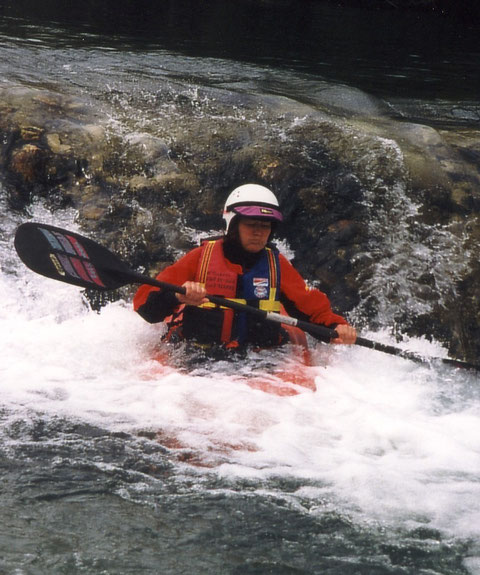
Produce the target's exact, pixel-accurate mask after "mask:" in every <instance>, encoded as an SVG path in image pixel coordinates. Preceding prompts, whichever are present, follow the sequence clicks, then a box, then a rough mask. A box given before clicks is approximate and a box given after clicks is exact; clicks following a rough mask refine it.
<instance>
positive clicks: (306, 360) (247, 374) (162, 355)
mask: <svg viewBox="0 0 480 575" xmlns="http://www.w3.org/2000/svg"><path fill="white" fill-rule="evenodd" d="M285 329H286V330H287V331H288V333H289V336H290V344H288V345H286V346H285V347H284V348H283V347H282V348H279V349H278V350H274V352H273V353H268V350H258V352H256V351H255V350H252V353H251V354H250V355H249V356H248V357H246V358H245V359H243V358H242V359H240V358H238V359H235V360H233V361H232V370H231V373H230V369H226V370H225V375H227V376H228V378H229V379H230V380H233V381H240V382H244V383H245V384H246V385H248V386H250V387H251V388H253V389H258V390H260V391H263V392H265V393H271V394H274V395H278V396H293V395H298V394H299V393H304V392H306V391H310V392H314V391H316V385H315V369H314V367H313V363H312V359H311V355H310V350H309V349H308V342H307V338H306V335H305V333H304V332H303V331H302V330H300V329H299V328H297V327H293V326H285ZM179 345H180V346H181V345H182V344H179ZM187 353H188V351H187V352H185V351H182V352H180V351H179V347H178V345H176V344H162V345H161V347H160V348H159V349H157V351H156V353H155V356H154V359H155V361H157V362H158V370H157V369H155V375H157V376H162V375H167V374H168V373H171V372H172V371H190V372H191V373H194V374H199V375H206V374H208V373H209V370H211V371H212V372H214V371H215V372H218V370H216V369H212V361H215V359H214V358H213V359H212V358H209V357H208V355H207V356H205V355H203V365H202V366H201V369H200V370H199V368H198V366H197V365H196V364H195V363H194V362H192V364H193V367H190V368H186V367H185V365H182V363H183V362H182V359H183V358H184V357H185V355H186V354H187ZM271 356H273V360H272V359H270V361H265V358H266V357H267V358H270V357H271ZM206 358H207V361H206ZM222 359H224V358H222ZM234 362H235V363H234ZM223 365H224V364H222V366H223ZM227 367H228V366H227Z"/></svg>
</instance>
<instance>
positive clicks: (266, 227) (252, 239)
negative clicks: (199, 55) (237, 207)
mask: <svg viewBox="0 0 480 575" xmlns="http://www.w3.org/2000/svg"><path fill="white" fill-rule="evenodd" d="M271 231H272V222H269V221H265V220H255V219H252V218H242V219H241V220H240V221H239V222H238V235H239V238H240V243H241V244H242V248H243V249H244V250H245V251H246V252H250V253H257V252H259V251H261V250H263V248H264V247H265V246H266V245H267V242H268V238H269V236H270V232H271Z"/></svg>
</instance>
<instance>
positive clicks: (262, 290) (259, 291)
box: [253, 278, 268, 299]
mask: <svg viewBox="0 0 480 575" xmlns="http://www.w3.org/2000/svg"><path fill="white" fill-rule="evenodd" d="M253 293H254V294H255V297H258V299H266V298H267V297H268V278H253Z"/></svg>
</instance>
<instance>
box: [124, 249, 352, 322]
mask: <svg viewBox="0 0 480 575" xmlns="http://www.w3.org/2000/svg"><path fill="white" fill-rule="evenodd" d="M201 254H202V247H198V248H195V249H193V250H192V251H190V252H188V253H187V254H186V255H185V256H183V257H182V258H181V259H179V260H178V261H177V262H175V263H174V264H173V265H171V266H168V267H167V268H165V269H164V270H163V271H162V272H160V273H159V274H158V276H157V279H158V280H160V281H164V282H168V283H171V284H176V285H183V284H184V283H185V282H186V281H195V275H196V272H197V267H198V263H199V260H200V256H201ZM226 261H227V265H228V266H229V267H230V268H231V270H232V271H234V272H236V273H238V274H241V273H242V271H243V270H242V267H241V266H240V265H238V264H234V263H232V262H230V261H229V260H226ZM279 261H280V273H281V286H280V293H281V296H280V301H281V302H282V303H283V305H284V306H285V308H286V310H287V312H288V313H289V315H292V316H294V317H298V318H299V319H305V320H307V321H311V322H313V323H317V324H321V325H325V326H327V327H335V326H336V325H339V324H347V321H346V320H345V319H344V318H343V317H342V316H340V315H337V314H335V313H334V312H333V311H332V308H331V306H330V301H329V299H328V297H327V296H326V295H325V294H324V293H323V292H321V291H320V290H318V289H314V288H309V287H308V286H307V284H306V283H305V281H304V279H303V278H302V276H301V275H300V274H299V273H298V272H297V271H296V269H295V268H294V267H293V266H292V264H291V263H290V262H289V261H288V260H287V259H286V258H285V257H284V256H283V255H282V254H280V256H279ZM159 291H160V290H159V288H157V287H153V286H149V285H142V286H140V288H139V289H138V291H137V293H136V294H135V297H134V300H133V304H134V309H135V310H136V311H138V312H139V313H140V314H141V315H142V316H143V317H144V318H145V319H146V320H147V321H150V322H152V323H155V322H157V321H163V319H165V317H167V316H168V315H170V314H171V313H172V311H173V310H174V308H175V305H176V306H177V307H179V306H180V304H179V303H178V301H177V300H176V298H175V297H174V295H173V294H172V296H171V299H170V305H169V306H168V307H169V308H170V309H168V310H166V309H165V311H160V310H159V312H160V313H155V310H154V308H153V306H150V308H151V309H147V308H148V307H149V306H148V303H147V300H148V298H149V296H150V294H152V293H155V292H159ZM175 302H176V304H175Z"/></svg>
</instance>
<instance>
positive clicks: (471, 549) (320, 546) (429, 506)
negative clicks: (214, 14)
mask: <svg viewBox="0 0 480 575" xmlns="http://www.w3.org/2000/svg"><path fill="white" fill-rule="evenodd" d="M17 25H18V26H19V28H18V29H17V32H16V34H10V35H8V34H7V32H6V28H5V27H4V29H3V31H2V46H1V47H0V53H1V54H2V61H3V64H2V65H1V68H2V80H1V81H2V82H4V83H20V84H21V83H25V84H28V85H34V86H49V87H52V86H54V87H57V88H58V87H59V86H61V89H62V90H67V91H68V92H71V93H74V94H85V93H87V94H88V95H89V97H92V98H93V99H94V101H95V105H96V106H98V108H99V109H101V110H102V109H103V110H104V111H105V113H106V114H107V113H108V114H109V116H107V118H106V122H107V123H108V124H109V126H110V129H111V130H112V131H113V132H115V133H119V134H122V135H125V134H127V133H131V132H133V131H135V130H137V131H141V130H142V129H145V128H146V127H150V126H152V125H154V124H155V122H158V121H159V117H160V116H159V115H161V114H162V113H164V114H167V113H168V110H167V109H164V110H160V111H159V110H158V109H156V110H155V112H152V111H151V110H150V107H149V103H150V102H151V99H152V98H154V86H155V82H156V81H157V80H158V78H159V77H165V76H167V77H168V78H169V79H172V81H175V80H178V79H181V81H182V82H191V83H192V90H195V85H196V84H198V83H202V82H203V83H205V84H208V83H210V84H216V85H227V86H232V85H235V84H238V85H242V86H245V85H249V86H250V87H251V86H254V87H256V89H259V87H261V86H265V83H267V82H269V81H271V80H272V77H274V78H275V80H278V78H280V79H281V80H282V81H283V82H285V83H288V82H289V81H290V79H291V77H292V71H291V70H284V69H275V67H274V65H273V64H272V63H270V64H269V65H265V64H258V65H257V64H253V63H244V62H240V61H232V60H229V61H227V60H224V59H222V58H212V57H203V58H202V66H203V67H202V69H201V70H199V69H198V62H197V61H196V59H195V58H194V57H193V56H190V55H186V54H184V53H182V52H181V51H178V52H175V51H173V50H167V49H160V48H158V47H154V48H149V47H148V46H147V47H145V46H143V47H142V49H138V48H137V47H133V46H130V47H128V46H126V45H123V46H122V47H119V46H112V45H104V46H97V45H96V44H98V43H99V42H100V39H99V38H97V37H94V38H93V39H92V37H90V36H89V35H88V34H87V33H85V32H84V33H82V34H79V36H78V38H76V39H75V40H71V39H70V38H69V37H68V35H67V34H66V33H65V32H64V31H63V29H62V28H61V27H60V26H59V27H58V28H57V27H56V25H54V24H52V25H51V26H52V27H51V29H50V30H49V29H48V28H46V27H45V26H44V27H38V28H36V27H35V26H33V25H30V24H27V22H25V21H20V22H17ZM18 30H22V31H23V33H22V34H19V33H18ZM21 36H23V37H21ZM302 74H303V72H302ZM300 77H304V76H300ZM311 81H312V77H311V76H309V77H308V82H309V85H310V83H311ZM298 89H299V90H301V86H299V87H298ZM383 89H384V88H383V87H382V90H383ZM235 113H236V111H235V110H232V115H233V116H234V115H235ZM407 211H408V210H405V211H404V212H403V213H404V214H405V212H407ZM0 213H1V216H0V269H1V271H0V296H1V299H2V302H3V305H2V307H1V310H0V390H1V403H0V437H1V443H0V470H1V474H2V489H1V491H0V501H1V506H2V522H1V524H0V572H1V573H8V574H18V575H21V574H28V575H30V574H37V573H38V574H40V573H88V574H92V575H93V574H98V573H105V574H114V573H122V574H123V573H125V574H138V573H142V574H143V573H145V574H147V573H151V574H154V573H165V574H172V575H173V574H175V575H176V574H178V573H195V574H203V573H205V574H206V573H209V574H227V573H228V574H242V575H243V574H250V573H251V574H266V573H272V574H275V575H277V574H280V575H282V574H294V573H295V574H299V573H302V574H313V573H319V574H320V573H335V574H338V575H340V574H341V575H344V574H350V573H351V574H354V573H355V574H357V573H361V574H365V575H367V574H368V575H370V574H382V575H383V574H398V575H403V574H410V575H413V574H424V575H427V574H429V575H433V574H443V575H454V574H455V575H456V574H471V575H478V574H480V544H479V541H480V378H479V376H478V373H475V372H469V371H466V370H459V369H453V368H451V367H449V366H445V365H441V364H440V363H438V362H428V361H425V363H423V364H416V363H412V362H410V361H407V360H404V359H402V358H398V357H392V356H388V355H386V354H382V353H379V352H374V351H370V350H366V349H361V348H358V347H355V346H352V347H335V346H328V345H323V344H317V345H315V344H313V345H315V348H314V358H315V366H314V367H312V368H311V370H313V371H314V373H315V378H316V385H317V391H316V392H315V393H311V392H309V391H308V392H305V393H301V394H299V395H297V396H293V397H277V396H274V395H271V394H268V393H263V392H262V391H259V390H254V389H251V388H250V387H249V386H248V385H246V384H245V383H243V382H241V381H234V380H233V378H232V371H231V367H229V366H217V367H215V368H214V369H212V372H211V373H210V374H205V373H203V372H202V373H195V372H193V373H190V374H188V373H183V372H179V371H177V370H175V369H174V368H163V367H161V366H159V364H158V362H156V361H155V360H154V359H153V357H154V354H155V348H156V345H157V343H158V340H159V338H160V336H161V330H162V328H161V326H152V325H149V324H147V323H145V322H144V321H143V320H142V319H141V318H140V317H138V316H137V315H136V314H135V313H134V312H133V310H132V306H131V302H130V301H128V300H120V301H117V302H114V303H110V304H109V305H107V306H105V307H103V308H102V309H101V311H100V312H99V313H97V312H95V311H92V310H91V309H90V306H89V303H88V300H87V299H86V298H85V295H84V294H83V293H82V290H80V289H79V288H76V287H73V286H68V285H65V284H62V283H59V282H54V281H52V280H49V279H46V278H43V277H40V276H38V275H35V274H34V273H33V272H31V271H30V270H28V269H26V268H25V267H24V266H23V264H22V263H21V262H20V260H19V259H18V257H17V256H16V254H15V251H14V248H13V236H14V233H15V229H16V227H17V226H18V225H19V224H20V223H22V222H23V221H25V220H26V218H27V217H28V218H30V217H31V218H32V219H33V220H34V221H41V222H45V223H49V224H53V225H56V226H60V227H64V228H67V229H71V230H72V231H79V232H80V231H81V230H79V229H78V227H77V223H76V219H75V216H76V214H75V212H74V211H73V210H72V211H70V210H64V211H56V212H54V213H52V212H51V211H49V210H47V209H46V207H45V206H44V205H42V202H41V201H37V202H36V203H35V204H34V205H33V206H32V207H31V209H30V213H28V214H25V213H23V214H22V213H17V212H13V211H11V210H9V208H8V206H7V203H6V198H5V193H4V189H3V188H1V187H0ZM382 225H383V223H382V219H381V217H379V219H378V220H377V221H374V222H372V226H380V227H381V226H382ZM399 229H400V232H399V233H398V235H397V236H391V237H390V239H389V241H390V245H389V246H388V249H389V250H390V249H391V250H392V253H394V252H395V250H397V252H398V254H400V253H405V252H407V253H408V249H409V248H408V244H409V241H410V242H412V238H411V237H410V236H408V234H406V233H402V228H401V226H400V227H399ZM185 233H186V234H195V230H185ZM94 239H95V238H94ZM441 241H442V242H443V243H444V244H445V245H447V244H448V245H450V240H449V239H448V238H445V237H444V236H442V240H441ZM451 243H454V240H451ZM406 246H407V247H406ZM284 249H287V250H288V246H284ZM410 249H412V251H415V246H414V245H410ZM456 250H457V247H456V246H454V247H453V248H452V253H456ZM399 257H400V255H399ZM386 259H388V257H387V256H386ZM420 259H422V258H421V257H420ZM422 261H423V264H422V265H425V266H428V265H430V263H431V262H430V261H429V260H428V258H424V259H423V260H422ZM387 264H388V262H386V265H387ZM381 271H382V270H380V271H379V274H378V278H377V279H376V282H375V284H374V285H371V284H370V285H368V286H366V289H368V290H369V293H371V292H372V291H375V290H376V297H377V298H378V299H379V300H380V304H379V306H378V307H379V310H380V311H379V313H380V314H382V315H381V317H380V318H379V319H380V320H382V318H383V319H384V323H385V329H384V330H381V329H375V331H370V332H368V331H366V332H363V333H362V335H364V336H365V337H370V338H372V339H375V340H378V341H381V342H384V343H393V344H394V345H397V343H396V341H395V340H394V339H393V337H392V336H391V333H390V330H389V327H391V326H390V325H389V321H391V317H390V315H389V300H388V295H389V294H388V290H386V292H385V293H384V295H381V294H382V292H381V290H382V288H383V287H384V282H385V278H386V277H388V279H389V281H391V282H395V281H397V282H398V284H399V285H400V286H401V287H402V288H403V287H408V286H406V285H405V283H404V278H403V275H402V274H403V268H402V266H399V271H398V272H397V275H393V276H392V273H394V272H392V271H389V269H388V268H385V270H383V271H384V272H385V273H384V274H382V273H381ZM441 271H442V270H441V269H440V270H439V275H440V273H441ZM445 289H450V285H448V286H446V288H445ZM405 297H407V295H405ZM402 345H404V346H405V347H408V349H409V350H411V351H415V352H418V353H419V354H421V355H423V356H425V357H427V358H428V357H445V356H446V354H447V352H446V350H445V349H444V348H443V347H442V346H441V345H440V344H439V343H437V342H435V341H434V342H430V341H427V340H426V339H423V338H410V339H408V338H406V339H404V341H403V342H402ZM278 360H279V361H281V354H279V357H278Z"/></svg>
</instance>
